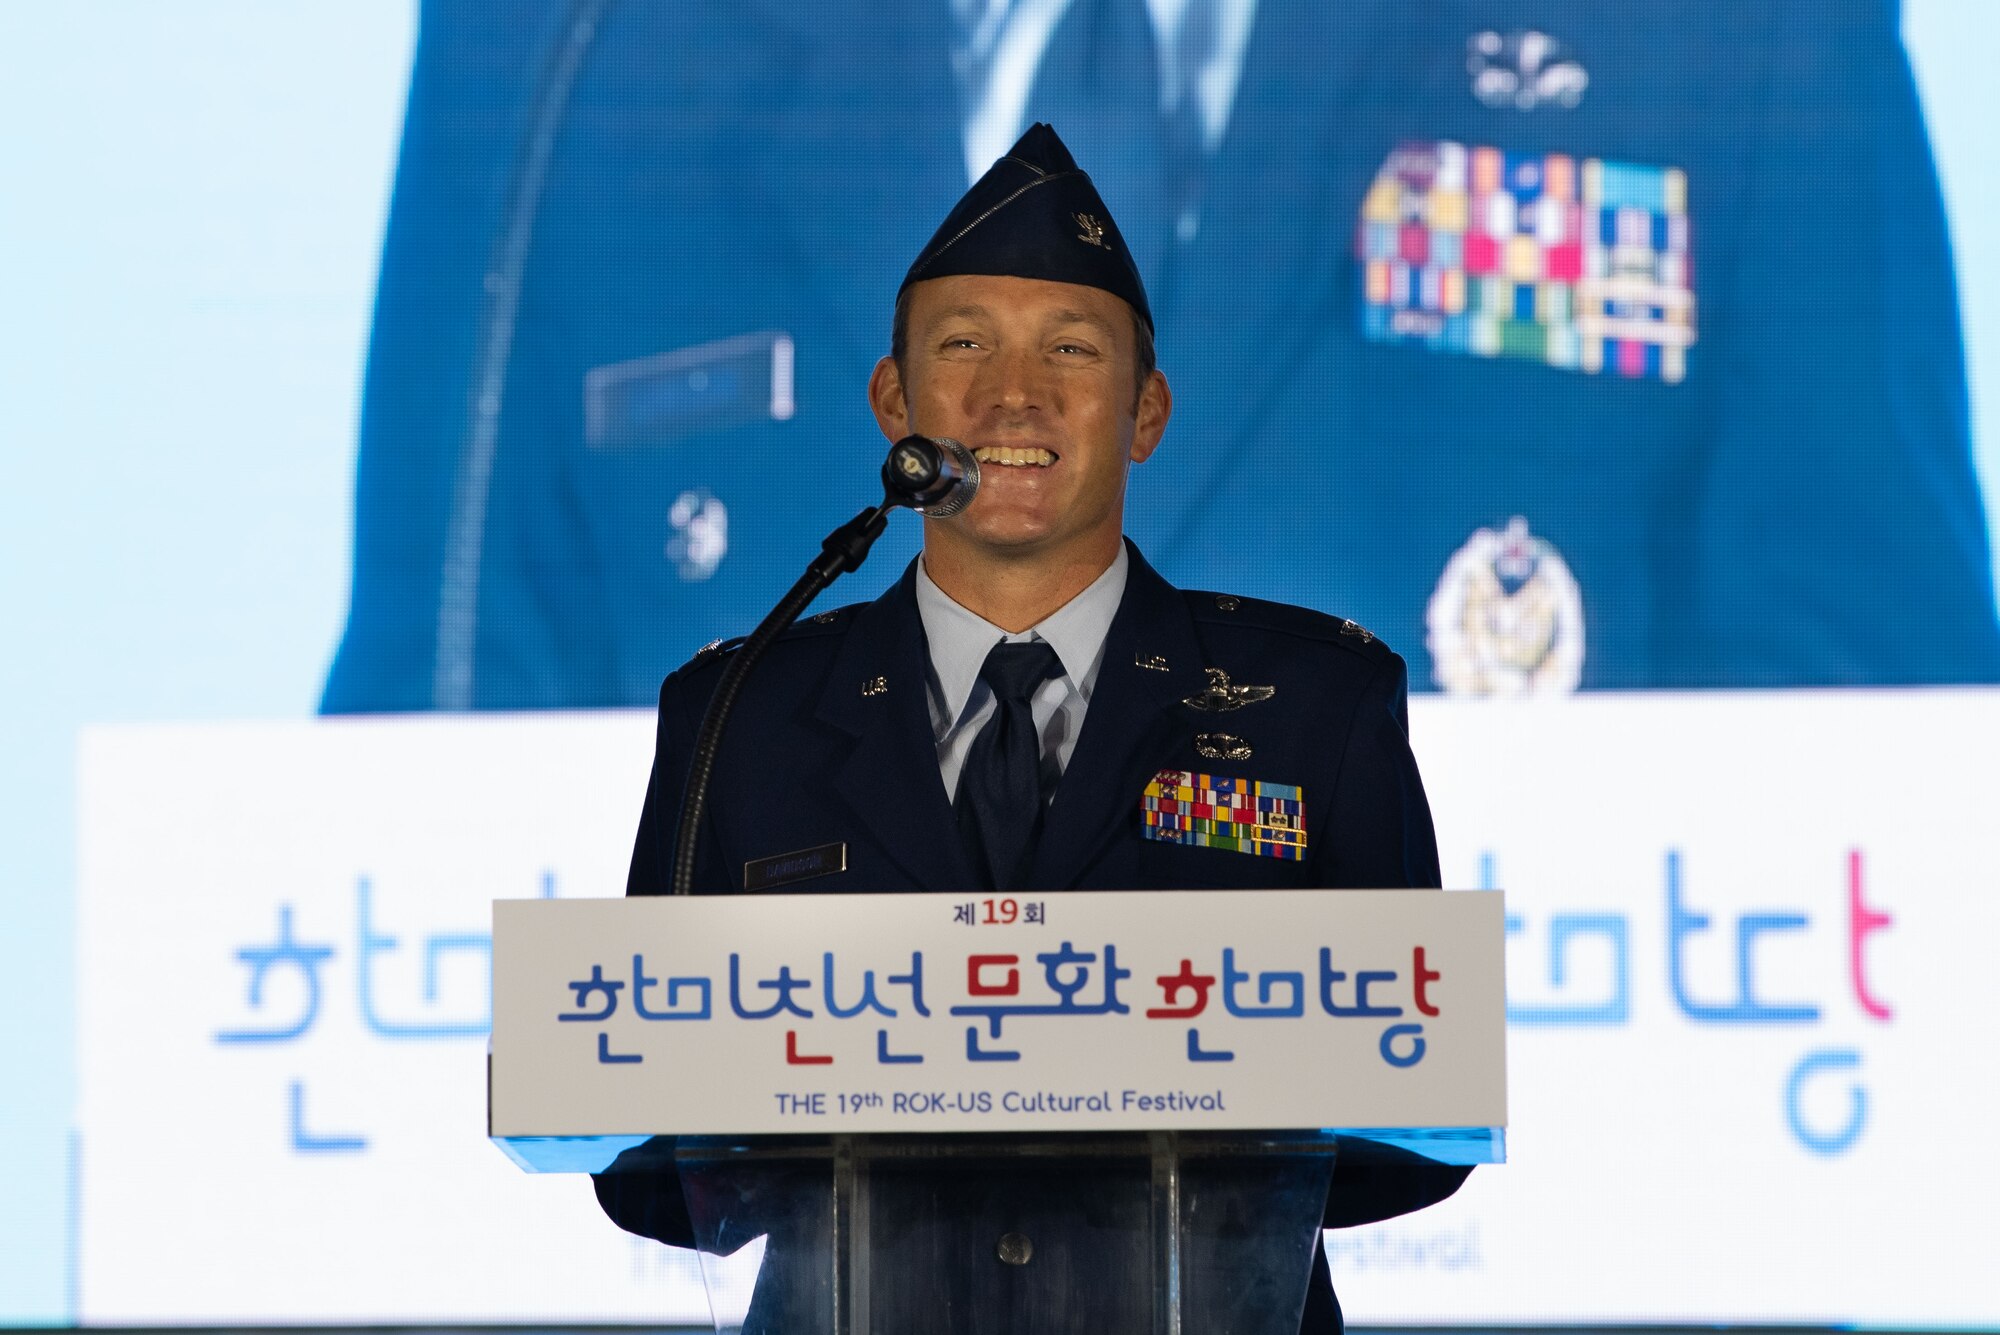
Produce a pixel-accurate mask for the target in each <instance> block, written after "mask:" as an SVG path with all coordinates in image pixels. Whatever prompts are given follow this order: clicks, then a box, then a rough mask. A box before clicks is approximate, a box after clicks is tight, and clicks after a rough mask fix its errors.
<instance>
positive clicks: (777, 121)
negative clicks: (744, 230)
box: [738, 0, 967, 366]
mask: <svg viewBox="0 0 2000 1335" xmlns="http://www.w3.org/2000/svg"><path fill="white" fill-rule="evenodd" d="M948 19H949V15H948V12H947V9H946V7H945V6H944V5H941V4H937V3H934V2H932V3H925V2H923V0H888V2H887V3H886V4H883V5H880V6H877V7H871V8H868V9H865V10H864V9H861V8H860V7H852V8H851V9H850V7H848V6H817V5H805V6H799V5H772V6H769V7H768V9H767V12H766V13H765V15H764V22H763V27H762V29H761V31H760V32H759V38H758V46H759V50H760V55H761V56H762V58H763V67H764V69H765V70H766V71H767V80H766V82H765V83H764V84H763V85H762V87H761V88H760V92H759V96H760V99H761V100H760V103H759V105H758V106H757V119H758V121H759V123H760V125H761V126H762V129H761V130H760V132H759V134H758V135H757V136H756V152H757V160H756V161H754V162H752V163H748V164H744V165H742V166H741V167H739V169H738V170H740V171H741V172H742V174H743V176H744V178H745V179H746V180H747V181H748V182H749V184H750V189H751V192H752V196H753V198H754V199H755V201H756V208H757V211H758V214H759V216H760V217H761V218H763V219H765V220H768V222H769V224H770V226H771V227H772V228H773V231H774V235H775V237H776V239H777V244H778V245H779V247H780V248H781V249H782V250H784V251H786V252H788V254H786V255H784V256H783V257H782V258H783V259H785V260H787V261H789V263H788V264H787V271H788V272H790V273H793V274H795V275H797V277H798V281H799V282H800V283H801V285H802V286H803V287H804V288H805V289H806V291H805V292H802V293H801V294H800V301H799V305H800V308H801V309H804V310H809V311H816V312H820V313H821V318H823V319H824V321H825V326H826V327H827V328H829V329H831V330H832V331H834V332H835V334H836V337H837V338H838V340H839V347H838V349H837V350H838V352H840V353H842V354H844V355H845V356H846V357H847V358H848V359H849V360H851V361H853V362H855V363H856V364H857V365H861V366H868V365H872V364H873V363H874V360H875V358H876V357H877V356H878V355H879V354H881V353H882V352H883V351H885V350H886V347H887V344H886V339H887V336H888V315H889V302H888V298H889V297H890V296H892V295H893V294H894V293H895V291H896V286H897V284H898V283H900V282H901V281H902V277H903V271H904V270H905V269H906V268H907V267H908V266H909V263H910V261H911V259H913V258H914V257H915V256H916V254H917V252H918V251H919V250H921V249H923V245H924V242H925V240H926V239H928V238H929V236H930V233H931V229H932V228H934V227H935V226H936V225H937V223H938V221H939V220H940V219H942V218H943V217H944V215H945V213H946V212H947V211H948V210H949V209H950V208H951V206H952V204H953V202H954V201H956V200H957V199H958V197H959V195H960V194H962V193H963V192H964V190H965V187H966V184H967V182H966V179H965V160H964V151H963V147H962V144H961V141H960V138H959V134H958V124H959V117H958V115H957V113H956V107H957V105H958V90H957V88H956V87H955V86H954V83H953V80H952V76H951V65H950V60H949V56H948V52H949V50H950V34H949V31H948ZM808 71H809V73H808ZM885 99H887V100H886V101H885ZM891 104H893V105H895V106H898V107H916V108H924V109H925V110H924V111H922V112H921V114H917V115H911V116H899V115H893V114H888V113H887V112H886V111H883V110H881V109H882V108H886V107H887V106H889V105H891ZM829 108H843V109H851V108H858V109H863V111H864V113H865V114H858V115H857V114H830V112H829ZM801 355H802V356H803V355H813V356H824V355H826V354H825V353H824V352H822V351H820V350H818V349H814V350H811V352H810V353H807V352H805V351H803V350H802V354H801Z"/></svg>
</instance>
